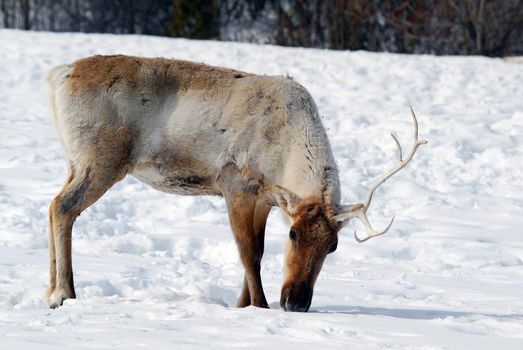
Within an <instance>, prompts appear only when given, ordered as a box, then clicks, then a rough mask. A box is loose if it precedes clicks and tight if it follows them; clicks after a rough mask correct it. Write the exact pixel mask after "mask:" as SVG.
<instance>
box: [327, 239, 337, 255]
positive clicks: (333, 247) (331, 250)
mask: <svg viewBox="0 0 523 350" xmlns="http://www.w3.org/2000/svg"><path fill="white" fill-rule="evenodd" d="M336 248H338V240H335V241H334V243H332V244H331V247H330V248H329V252H328V253H327V254H330V253H334V252H335V251H336Z"/></svg>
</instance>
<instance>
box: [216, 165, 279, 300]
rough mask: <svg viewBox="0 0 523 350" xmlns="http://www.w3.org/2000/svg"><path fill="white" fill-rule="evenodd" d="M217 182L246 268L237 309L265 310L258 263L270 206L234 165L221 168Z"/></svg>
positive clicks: (261, 252)
mask: <svg viewBox="0 0 523 350" xmlns="http://www.w3.org/2000/svg"><path fill="white" fill-rule="evenodd" d="M220 182H221V183H220V187H221V189H222V193H223V196H224V198H225V202H226V203H227V211H228V214H229V222H230V225H231V229H232V232H233V235H234V238H235V240H236V244H237V245H238V250H239V253H240V259H241V262H242V264H243V267H244V269H245V278H244V285H243V290H242V294H241V296H240V298H239V300H238V305H237V306H238V307H245V306H248V305H253V306H258V307H263V308H268V304H267V300H266V298H265V294H264V292H263V286H262V281H261V275H260V264H261V259H262V255H263V240H264V236H265V222H266V221H267V216H268V215H269V211H270V207H268V206H267V205H266V204H262V203H261V202H260V201H259V198H258V196H257V189H256V186H253V185H252V184H251V183H249V181H248V180H246V179H244V178H243V176H242V174H241V172H239V171H238V169H237V168H236V167H235V166H233V165H229V166H226V167H225V168H224V169H223V172H222V174H221V176H220Z"/></svg>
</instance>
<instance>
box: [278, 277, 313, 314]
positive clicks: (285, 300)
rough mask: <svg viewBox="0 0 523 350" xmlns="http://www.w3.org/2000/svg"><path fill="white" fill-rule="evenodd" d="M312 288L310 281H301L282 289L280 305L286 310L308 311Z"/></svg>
mask: <svg viewBox="0 0 523 350" xmlns="http://www.w3.org/2000/svg"><path fill="white" fill-rule="evenodd" d="M311 301H312V288H311V287H310V286H309V284H308V283H299V284H297V285H295V286H292V287H287V288H285V287H284V288H283V289H282V291H281V298H280V306H281V308H282V309H283V310H285V311H296V312H307V311H309V307H310V306H311Z"/></svg>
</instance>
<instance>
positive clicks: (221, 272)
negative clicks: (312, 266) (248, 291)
mask: <svg viewBox="0 0 523 350" xmlns="http://www.w3.org/2000/svg"><path fill="white" fill-rule="evenodd" d="M113 53H124V54H133V55H142V56H164V57H173V58H184V59H190V60H195V61H201V62H205V63H208V64H213V65H222V66H227V67H232V68H237V69H240V70H245V71H251V72H255V73H259V74H289V75H291V76H293V77H294V78H295V79H296V80H298V81H299V82H301V83H302V84H303V85H304V86H305V87H307V88H308V89H309V91H310V92H311V93H312V95H313V96H314V98H315V100H316V102H317V104H318V107H319V109H320V113H321V115H322V116H323V121H324V124H325V126H326V128H327V132H328V135H329V137H330V140H331V144H332V146H333V150H334V154H335V156H336V158H337V161H338V165H339V168H340V172H341V181H342V191H343V199H344V201H345V202H355V201H358V200H362V199H363V197H364V195H365V193H366V191H367V188H368V186H369V185H370V184H372V182H373V181H374V180H375V179H376V177H377V176H379V175H380V174H382V173H383V172H384V171H385V170H387V168H388V167H390V166H391V165H392V164H393V162H394V156H395V154H394V143H393V141H392V139H391V138H390V137H389V136H388V133H389V132H390V131H394V132H396V133H397V135H398V136H399V137H400V139H401V140H402V141H403V143H404V144H405V145H406V147H408V145H409V144H410V142H411V136H412V135H411V132H412V124H411V119H410V116H409V107H408V105H409V104H411V105H412V106H413V107H414V108H415V110H416V112H417V114H418V119H419V122H420V137H422V138H426V139H428V140H429V144H428V145H426V146H423V147H422V148H420V150H419V152H418V154H417V155H416V157H415V159H414V161H413V162H412V163H411V164H410V165H409V167H407V168H406V169H405V170H403V171H402V172H400V173H399V174H398V175H396V176H395V177H394V178H393V179H391V180H390V182H387V183H386V184H385V185H384V186H383V188H382V189H380V190H379V191H378V193H377V196H376V197H375V200H374V202H373V207H372V213H371V219H372V220H373V222H375V226H376V227H378V228H379V227H383V225H385V224H386V223H387V221H388V220H389V218H390V217H391V216H392V215H394V214H396V215H397V217H396V221H395V223H394V226H393V228H392V229H391V232H390V233H388V234H387V235H385V236H383V237H379V238H375V239H373V240H370V241H369V242H367V243H365V244H362V245H360V244H358V243H356V242H355V241H354V239H353V237H352V231H353V230H354V229H355V228H358V229H360V230H361V227H360V226H359V224H354V223H351V224H350V225H349V226H348V227H347V228H346V229H344V230H343V231H342V233H341V237H340V243H339V247H338V250H337V252H336V253H335V254H332V255H330V256H329V257H328V258H327V260H326V262H325V265H324V267H323V270H322V272H321V273H320V277H319V280H318V282H317V285H316V288H315V296H314V298H313V302H312V307H311V311H310V312H309V313H306V314H303V313H286V312H283V311H282V310H281V309H280V308H279V305H278V300H279V293H280V288H281V283H282V261H283V247H284V242H285V240H286V239H287V235H288V227H287V226H286V224H285V222H284V220H282V217H281V214H280V213H279V211H278V210H276V209H274V210H273V212H272V213H271V216H270V218H269V227H268V230H267V231H268V232H267V237H266V253H265V257H264V260H263V267H262V278H263V281H264V287H265V292H266V295H267V298H268V301H269V303H270V304H271V306H272V309H271V310H263V309H257V308H252V307H250V308H246V309H236V308H234V304H235V301H236V298H237V296H238V294H239V292H240V289H241V285H242V278H243V270H242V267H241V265H240V262H239V260H238V254H237V251H236V247H235V244H234V242H233V239H232V235H231V233H230V229H229V226H228V221H227V216H226V211H225V206H224V202H223V200H222V199H220V198H213V197H180V196H173V195H168V194H164V193H160V192H157V191H155V190H153V189H151V188H149V187H147V186H146V185H144V184H142V183H140V182H139V181H137V180H136V179H133V178H127V179H125V180H124V181H122V182H121V183H119V184H117V185H116V186H115V187H114V188H112V189H111V190H110V191H109V192H108V193H107V194H106V195H105V196H104V197H103V198H102V199H101V200H100V201H99V202H97V203H96V204H95V205H94V206H93V207H91V208H90V209H88V210H87V211H86V212H84V213H83V214H82V216H81V217H80V218H79V219H78V220H77V222H76V224H75V227H74V233H73V237H74V238H73V246H74V251H73V259H74V264H73V265H74V270H75V282H76V288H77V289H76V291H77V296H78V299H76V300H67V301H66V302H65V304H64V306H63V307H61V308H58V309H56V310H50V309H48V307H47V305H46V303H45V301H44V299H43V294H44V291H45V289H46V287H47V280H48V256H47V254H48V253H47V208H48V205H49V203H50V201H51V199H52V198H53V196H54V195H55V194H56V193H57V192H58V191H59V189H60V187H61V185H62V183H63V181H64V179H65V176H66V166H65V165H66V163H65V159H64V154H63V152H62V148H61V145H60V144H59V141H58V138H57V134H56V132H55V130H54V128H53V126H52V123H51V121H50V117H49V110H48V105H47V95H46V90H45V83H44V77H45V74H46V71H47V70H48V69H49V68H51V67H53V66H55V65H57V64H61V63H69V62H72V61H73V60H75V59H77V58H80V57H82V56H87V55H92V54H113ZM522 178H523V65H522V64H518V63H511V62H505V61H503V60H500V59H489V58H483V57H434V56H416V55H411V56H404V55H392V54H379V53H368V52H345V51H326V50H311V49H300V48H281V47H274V46H257V45H250V44H238V43H224V42H206V41H189V40H181V39H180V40H178V39H167V38H154V37H146V36H116V35H83V34H49V33H31V32H21V31H13V30H1V31H0V348H1V349H57V348H77V349H81V348H117V349H137V348H147V349H186V348H187V349H194V348H213V349H215V348H216V349H220V348H221V349H230V348H237V347H242V348H272V349H289V348H290V347H292V346H299V347H300V349H313V348H318V346H321V347H322V348H343V349H383V348H391V349H504V350H505V349H523V238H522V237H523V236H522V235H523V184H522Z"/></svg>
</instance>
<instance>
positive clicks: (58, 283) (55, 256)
mask: <svg viewBox="0 0 523 350" xmlns="http://www.w3.org/2000/svg"><path fill="white" fill-rule="evenodd" d="M90 164H92V165H87V166H85V165H80V166H75V170H74V171H73V172H72V176H71V179H70V181H69V182H68V183H66V185H65V186H64V188H63V189H62V191H61V192H60V193H59V194H58V195H57V196H56V197H55V198H54V200H53V201H52V203H51V207H50V209H49V218H50V226H51V227H50V237H49V243H50V245H49V252H50V257H51V267H50V274H51V276H50V285H49V290H48V294H47V299H48V303H49V306H50V307H51V308H56V307H58V306H60V305H62V303H63V301H64V300H65V299H74V298H75V297H76V293H75V290H74V281H73V269H72V255H71V248H72V244H71V240H72V228H73V224H74V221H75V220H76V218H77V217H78V215H80V213H81V212H82V211H84V210H85V209H87V208H88V207H89V206H90V205H91V204H93V203H94V202H96V201H97V200H98V199H99V198H100V197H101V196H102V195H103V194H104V193H105V192H106V191H107V190H108V189H109V188H110V187H111V186H112V185H114V184H115V183H116V182H117V181H119V180H121V179H122V178H123V177H124V176H125V173H126V172H125V170H123V169H116V168H112V169H111V168H110V167H109V168H108V167H106V166H105V167H104V166H100V165H99V164H98V163H97V162H91V163H90ZM53 275H54V276H53Z"/></svg>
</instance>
